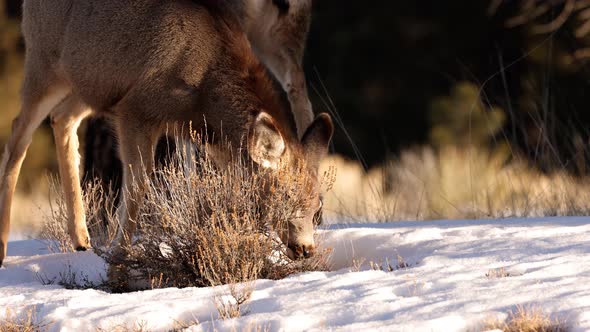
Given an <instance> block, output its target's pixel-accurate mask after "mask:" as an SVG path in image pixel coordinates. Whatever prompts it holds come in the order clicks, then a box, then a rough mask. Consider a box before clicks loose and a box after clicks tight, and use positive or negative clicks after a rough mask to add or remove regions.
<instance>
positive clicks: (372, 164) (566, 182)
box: [0, 0, 590, 225]
mask: <svg viewBox="0 0 590 332" xmlns="http://www.w3.org/2000/svg"><path fill="white" fill-rule="evenodd" d="M20 5H21V0H0V109H1V112H2V113H1V114H2V115H1V116H0V144H4V142H5V141H6V138H7V135H8V133H9V128H10V123H11V120H12V118H13V117H14V116H15V114H16V112H17V110H18V105H19V102H18V90H19V85H20V82H21V79H22V63H23V55H24V54H23V41H22V39H21V37H20V34H19V17H20ZM589 60H590V1H588V0H547V1H535V0H521V1H517V0H463V1H457V0H449V1H436V0H424V1H397V0H391V1H374V2H369V3H367V2H361V1H337V0H321V1H315V2H314V12H313V19H312V27H311V31H310V35H309V39H308V47H307V52H306V57H305V68H306V74H307V79H308V82H309V90H310V95H311V98H312V103H313V105H314V111H315V112H316V113H318V112H330V113H332V115H333V116H334V118H335V119H336V122H337V132H336V135H335V138H334V142H333V145H332V148H331V149H332V152H333V154H332V155H331V156H330V157H329V158H328V159H327V160H326V162H325V163H324V164H325V165H324V167H325V169H331V170H335V172H336V174H337V176H336V181H335V182H334V183H330V184H329V185H327V187H331V188H330V189H331V190H330V191H329V192H328V193H326V195H325V201H326V202H325V206H326V211H325V215H326V216H327V219H329V220H330V219H331V220H338V221H360V220H363V221H364V220H367V219H368V220H377V221H385V220H426V219H442V218H486V217H505V216H547V215H585V214H587V213H588V211H590V208H589V207H590V203H588V201H589V200H588V199H589V198H590V195H589V193H590V185H589V184H590V183H588V182H589V181H588V176H589V175H590V168H589V167H588V166H589V164H588V162H589V160H590V149H589V143H590V142H589V140H590V130H589V128H590V127H589V125H590V112H589V109H588V104H589V102H588V99H589V96H588V95H589V93H588V91H589V88H590V62H589ZM81 130H84V129H83V128H82V129H81ZM52 144H53V140H52V136H51V132H50V130H49V128H48V126H47V125H45V127H44V128H42V129H41V130H40V131H39V132H38V133H37V134H36V137H35V138H34V143H33V146H32V147H31V149H30V150H29V153H28V156H27V160H26V161H25V164H24V167H23V175H22V178H21V180H20V182H19V197H20V198H19V199H20V200H21V201H22V202H23V203H22V204H24V205H23V206H28V205H27V204H28V202H34V203H32V204H33V206H37V207H38V208H36V209H37V210H39V209H41V210H42V209H46V207H47V204H48V203H47V201H48V199H47V195H48V192H49V189H48V188H47V184H46V183H47V174H52V173H55V172H56V161H55V157H54V152H53V148H52ZM330 182H332V181H330ZM30 209H31V208H28V207H27V208H22V209H14V210H16V211H17V212H16V213H22V214H23V215H22V216H20V215H19V216H15V221H17V222H18V223H19V224H21V225H27V224H31V223H34V222H36V221H35V219H36V218H38V217H37V216H31V215H28V214H27V213H25V211H28V210H30ZM33 209H35V208H33Z"/></svg>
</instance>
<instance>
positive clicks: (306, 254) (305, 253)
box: [303, 246, 313, 258]
mask: <svg viewBox="0 0 590 332" xmlns="http://www.w3.org/2000/svg"><path fill="white" fill-rule="evenodd" d="M311 255H313V251H312V250H310V248H309V247H307V248H306V247H305V246H303V257H305V258H309V257H311Z"/></svg>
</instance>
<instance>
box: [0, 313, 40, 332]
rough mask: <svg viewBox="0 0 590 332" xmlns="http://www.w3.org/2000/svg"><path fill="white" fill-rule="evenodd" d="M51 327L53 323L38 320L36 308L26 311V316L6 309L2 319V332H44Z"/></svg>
mask: <svg viewBox="0 0 590 332" xmlns="http://www.w3.org/2000/svg"><path fill="white" fill-rule="evenodd" d="M50 327H51V323H48V322H45V321H40V320H38V319H37V316H36V308H35V307H31V308H29V309H27V310H25V312H24V315H17V314H16V313H15V312H14V311H13V310H11V309H10V308H6V309H5V315H4V317H3V318H0V331H2V332H42V331H48V330H49V328H50Z"/></svg>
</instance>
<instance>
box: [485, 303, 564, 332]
mask: <svg viewBox="0 0 590 332" xmlns="http://www.w3.org/2000/svg"><path fill="white" fill-rule="evenodd" d="M483 329H484V330H502V331H504V332H568V331H569V330H570V328H569V327H568V325H567V324H566V323H565V322H563V321H560V320H559V319H552V318H551V317H550V316H548V315H547V314H545V313H544V312H543V310H541V309H540V308H539V307H524V306H517V307H516V310H515V311H511V312H510V313H509V314H508V318H507V319H506V320H505V321H498V320H490V321H489V322H486V323H485V324H484V327H483Z"/></svg>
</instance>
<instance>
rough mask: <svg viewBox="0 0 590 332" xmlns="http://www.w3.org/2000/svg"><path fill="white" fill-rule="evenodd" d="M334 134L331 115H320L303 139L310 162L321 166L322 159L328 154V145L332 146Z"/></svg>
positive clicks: (306, 131)
mask: <svg viewBox="0 0 590 332" xmlns="http://www.w3.org/2000/svg"><path fill="white" fill-rule="evenodd" d="M333 133H334V124H333V123H332V118H331V117H330V115H328V114H327V113H322V114H319V115H318V116H317V117H316V118H315V120H314V121H313V122H312V123H311V125H309V127H308V128H307V130H305V134H303V138H302V139H301V143H302V144H303V147H304V149H305V154H306V156H307V159H308V162H312V163H314V164H317V165H318V166H319V164H320V161H321V160H322V158H324V156H325V155H326V154H327V153H328V144H330V140H331V139H332V134H333Z"/></svg>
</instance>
